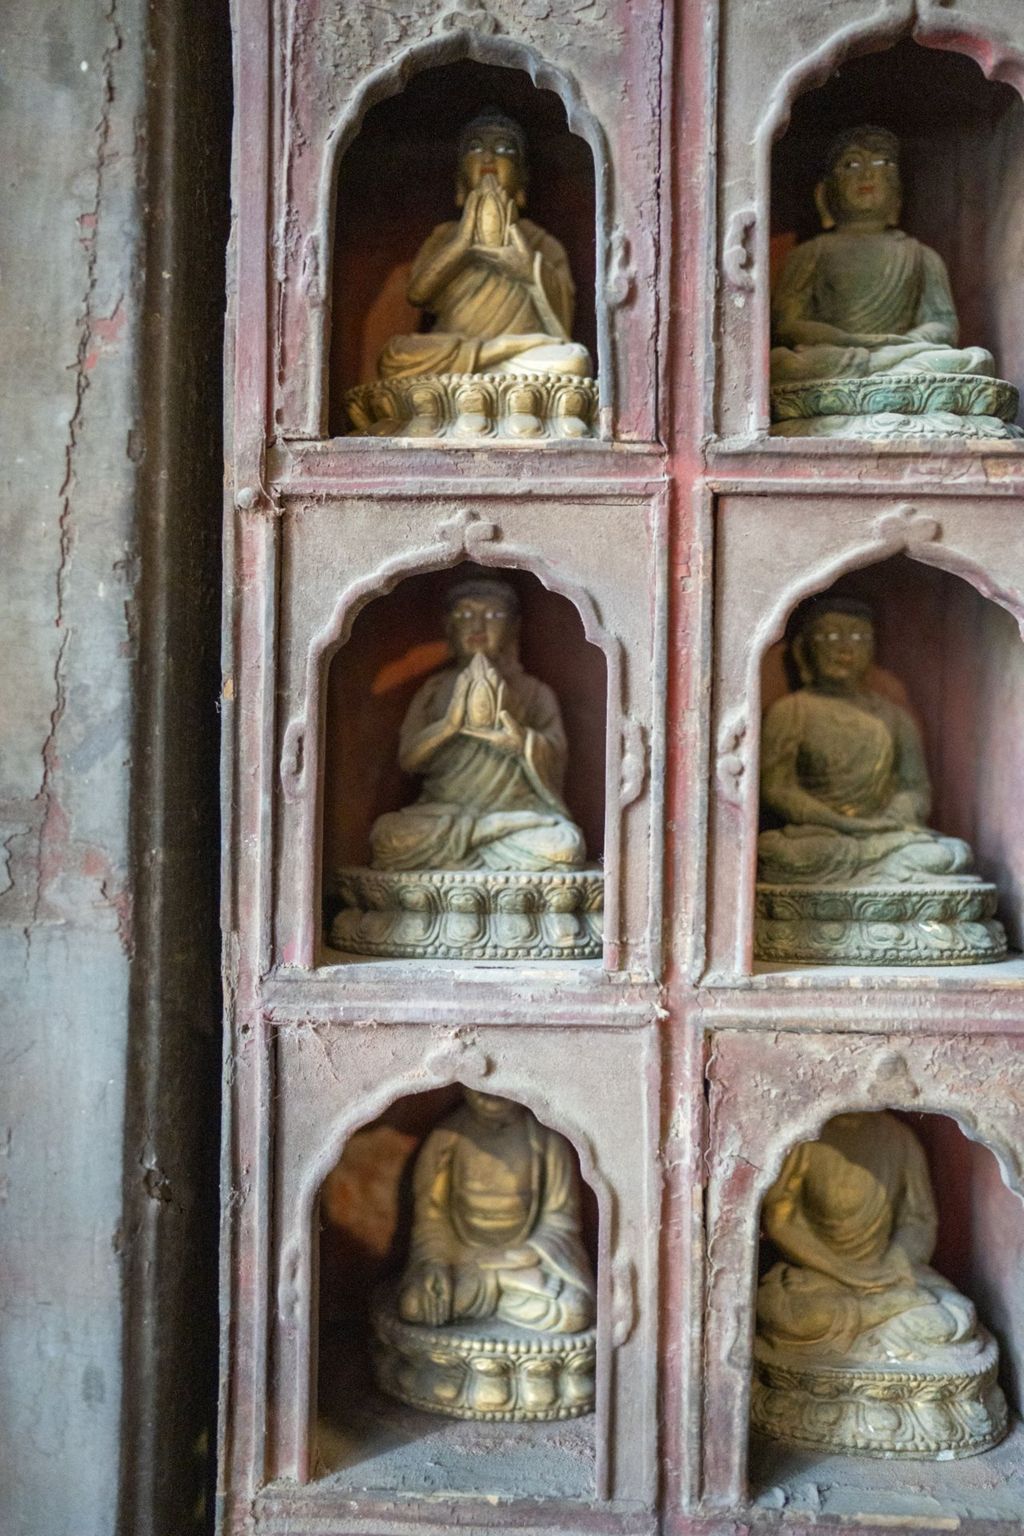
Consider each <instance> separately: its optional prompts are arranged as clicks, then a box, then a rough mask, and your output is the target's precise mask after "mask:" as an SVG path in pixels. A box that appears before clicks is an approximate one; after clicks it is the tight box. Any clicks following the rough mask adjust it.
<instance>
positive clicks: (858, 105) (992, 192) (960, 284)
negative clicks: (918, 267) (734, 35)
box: [770, 37, 1024, 386]
mask: <svg viewBox="0 0 1024 1536" xmlns="http://www.w3.org/2000/svg"><path fill="white" fill-rule="evenodd" d="M963 41H964V43H965V46H966V43H967V41H968V40H966V39H964V40H963ZM859 46H860V48H861V49H862V50H863V51H862V52H860V53H859V54H858V55H857V56H851V57H847V58H844V59H842V60H841V61H840V62H839V63H838V67H836V68H835V69H834V71H833V72H832V73H831V74H829V75H828V77H827V78H826V79H825V80H824V83H820V81H821V73H820V72H814V71H812V72H811V73H810V74H809V75H808V77H807V78H806V79H804V80H803V81H801V82H799V83H797V85H796V87H795V88H796V89H797V90H798V91H801V92H802V94H799V95H798V96H797V97H796V99H795V100H793V101H792V106H791V108H789V109H788V112H787V111H783V112H782V113H781V114H780V115H779V117H778V119H777V121H776V125H775V127H776V132H777V134H778V135H779V136H778V137H776V139H775V142H774V144H773V145H772V148H771V177H770V181H771V186H770V197H771V224H770V230H771V247H770V268H771V280H772V282H774V280H775V278H776V276H777V275H778V272H779V270H780V268H781V266H782V264H783V262H784V261H785V258H786V256H787V255H788V254H789V252H790V251H791V250H792V248H793V246H794V245H795V244H797V243H798V242H800V241H803V240H806V239H808V238H810V237H811V236H813V235H816V234H819V233H820V232H821V226H820V224H819V222H818V217H817V213H816V210H815V206H814V187H815V183H816V182H817V180H818V179H819V177H820V175H821V173H822V163H823V158H824V156H825V153H826V150H827V147H828V144H829V142H830V141H831V140H832V138H833V137H834V136H835V135H836V134H838V133H839V132H841V131H842V130H843V129H846V128H851V127H855V126H856V125H857V124H860V123H871V124H876V125H878V126H881V127H885V128H890V129H892V130H893V131H894V132H895V133H896V134H897V135H898V136H899V138H900V140H901V144H902V172H903V183H904V199H903V216H902V221H901V222H902V226H903V228H904V229H905V230H906V231H907V233H908V234H911V235H913V236H914V237H915V238H916V239H918V240H921V241H923V242H924V244H926V245H929V246H931V247H932V248H933V249H935V250H937V251H938V253H939V254H940V256H941V257H942V258H943V260H944V261H945V263H946V266H947V268H948V270H949V275H950V282H951V284H952V288H953V295H954V299H955V301H956V306H957V311H958V314H959V317H960V337H961V340H962V342H963V343H964V344H968V343H970V344H978V345H981V346H984V347H987V348H988V349H989V350H990V351H991V352H992V353H993V355H994V357H995V359H996V369H997V372H998V374H999V376H1000V377H1001V378H1004V379H1009V380H1010V381H1011V382H1012V383H1014V384H1017V385H1018V386H1024V305H1022V298H1024V279H1022V275H1021V263H1020V249H1021V242H1022V240H1024V196H1022V194H1024V102H1022V100H1021V97H1020V95H1019V93H1018V91H1017V90H1016V89H1015V88H1014V86H1012V85H1009V84H1007V83H1005V80H997V79H992V78H986V75H985V74H984V73H983V70H982V68H981V66H980V64H979V63H977V62H975V59H974V58H972V57H968V56H967V54H966V52H955V51H952V49H951V46H950V42H949V40H948V39H944V40H943V41H942V42H941V43H940V42H938V41H936V43H935V45H934V46H931V47H926V46H922V45H921V43H919V42H915V41H913V40H911V38H909V37H905V38H903V39H901V40H900V41H898V42H896V43H895V44H893V45H892V46H889V47H886V46H885V45H884V42H883V43H878V42H874V43H873V42H872V40H871V39H862V40H861V42H860V45H859ZM873 47H874V48H875V49H879V50H880V51H869V50H871V49H872V48H873ZM975 51H976V54H977V57H978V58H979V59H981V60H984V59H985V57H986V54H985V49H984V48H983V47H982V45H981V44H978V46H977V48H976V50H975ZM825 67H826V68H827V65H826V66H825ZM1008 73H1011V74H1012V77H1013V78H1014V79H1015V80H1017V79H1020V78H1022V77H1021V76H1020V73H1019V71H1017V72H1016V73H1013V72H1010V71H1008Z"/></svg>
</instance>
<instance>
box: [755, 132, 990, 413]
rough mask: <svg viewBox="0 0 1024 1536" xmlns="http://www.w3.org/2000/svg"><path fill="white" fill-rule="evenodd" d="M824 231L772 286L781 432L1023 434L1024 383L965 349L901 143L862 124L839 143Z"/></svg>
mask: <svg viewBox="0 0 1024 1536" xmlns="http://www.w3.org/2000/svg"><path fill="white" fill-rule="evenodd" d="M815 199H816V203H817V208H818V215H819V217H820V219H821V223H822V227H823V230H824V231H825V232H824V233H823V234H820V235H817V236H816V237H815V238H814V239H812V240H807V241H805V242H804V243H803V244H801V245H798V246H797V247H796V249H795V250H794V251H792V252H791V254H790V256H789V258H788V260H787V261H786V264H785V266H784V268H783V270H782V273H781V276H780V278H779V280H778V282H777V284H776V286H775V290H774V292H773V295H772V343H773V345H772V353H771V382H772V407H773V419H774V420H775V422H776V425H775V426H774V428H773V431H774V432H775V433H776V434H781V435H784V436H808V435H811V436H826V437H842V436H870V437H887V436H908V435H930V436H950V435H951V436H976V437H989V436H996V437H1006V436H1019V435H1020V433H1019V431H1018V429H1016V428H1014V427H1011V426H1008V425H1007V423H1010V422H1012V421H1013V418H1014V416H1015V414H1016V410H1017V391H1016V390H1015V389H1014V388H1013V387H1012V386H1011V385H1009V384H1006V383H1004V382H1003V381H1001V380H999V379H997V378H996V377H995V362H994V360H993V357H992V354H991V353H990V352H987V351H986V350H985V349H984V348H983V347H978V346H969V347H961V346H960V345H959V341H958V328H959V327H958V322H957V315H956V309H955V306H954V303H953V295H952V292H951V291H950V286H949V277H948V274H947V272H946V268H945V264H944V263H943V261H942V258H941V257H940V256H939V255H938V253H937V252H936V251H933V250H931V249H930V247H928V246H926V245H923V244H922V243H921V242H920V241H919V240H915V239H914V238H913V237H912V236H911V235H908V234H906V232H905V231H904V230H902V229H900V228H899V219H900V208H901V204H902V187H901V181H900V167H899V141H898V140H897V138H896V136H895V135H894V134H892V133H890V132H889V131H888V130H887V129H884V128H872V127H867V126H862V127H859V128H853V129H851V130H850V131H849V132H847V133H844V134H842V135H840V137H839V138H838V139H836V140H835V141H834V142H833V144H832V146H831V147H830V150H829V153H828V156H827V160H826V171H825V175H824V177H823V178H822V180H821V181H820V182H819V184H818V187H817V189H816V193H815Z"/></svg>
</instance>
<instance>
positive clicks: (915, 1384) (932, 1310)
mask: <svg viewBox="0 0 1024 1536" xmlns="http://www.w3.org/2000/svg"><path fill="white" fill-rule="evenodd" d="M936 1227H937V1219H936V1210H935V1201H934V1197H933V1195H932V1189H931V1183H930V1180H929V1175H928V1168H927V1165H926V1163H925V1158H924V1153H923V1151H922V1149H921V1146H920V1143H919V1142H918V1141H917V1138H916V1137H915V1136H914V1134H913V1133H912V1132H911V1131H910V1130H909V1129H908V1127H907V1126H906V1125H904V1124H903V1123H902V1122H901V1121H900V1120H898V1119H896V1117H895V1116H894V1115H891V1114H889V1113H887V1112H881V1113H878V1112H876V1113H850V1114H841V1115H836V1116H835V1117H834V1118H833V1119H832V1120H830V1121H829V1122H828V1123H827V1125H826V1126H825V1127H824V1129H823V1131H822V1133H821V1135H820V1137H819V1138H818V1140H817V1141H809V1142H803V1143H801V1144H800V1145H798V1146H797V1147H795V1148H794V1149H793V1150H792V1151H791V1152H790V1153H789V1155H788V1157H787V1158H786V1161H785V1163H784V1164H783V1168H782V1172H781V1173H780V1175H779V1177H778V1179H777V1180H776V1182H775V1184H774V1185H773V1186H772V1188H771V1189H770V1190H769V1192H768V1194H767V1195H766V1196H765V1200H764V1206H763V1210H762V1228H763V1231H764V1234H765V1236H766V1237H767V1238H769V1239H770V1241H771V1242H772V1243H773V1244H774V1246H775V1249H776V1250H777V1252H778V1253H779V1255H780V1261H779V1262H778V1263H776V1264H774V1265H773V1266H772V1267H771V1268H770V1269H769V1270H768V1272H767V1273H766V1274H765V1275H764V1277H763V1279H762V1280H761V1282H760V1285H759V1287H758V1292H757V1344H756V1346H755V1360H756V1362H757V1366H756V1376H755V1394H754V1419H755V1423H756V1425H757V1427H758V1428H759V1429H762V1430H764V1431H766V1432H767V1433H769V1434H777V1435H778V1436H779V1437H780V1438H783V1439H795V1440H798V1441H799V1440H803V1441H804V1442H805V1443H812V1444H813V1443H817V1444H819V1445H821V1446H823V1447H825V1448H829V1449H847V1450H857V1451H860V1452H862V1453H864V1452H866V1453H870V1452H872V1451H875V1452H876V1453H878V1454H883V1453H887V1454H893V1453H899V1452H901V1451H902V1452H904V1453H906V1454H915V1453H916V1454H918V1455H940V1454H942V1453H943V1452H947V1453H948V1452H949V1451H950V1450H960V1451H964V1450H966V1449H968V1448H969V1449H971V1450H982V1449H985V1448H986V1447H987V1446H988V1445H992V1444H994V1443H995V1442H996V1441H997V1440H998V1439H1000V1438H1001V1436H1002V1433H1003V1431H1004V1429H1005V1422H1006V1409H1005V1404H1004V1403H1003V1400H1002V1396H1001V1394H1000V1392H999V1389H998V1387H997V1386H996V1385H995V1373H996V1350H995V1346H994V1344H993V1343H992V1340H991V1339H990V1338H989V1337H988V1336H987V1335H986V1334H985V1332H984V1330H982V1329H980V1328H979V1326H978V1320H977V1317H976V1315H975V1311H974V1307H973V1305H972V1304H971V1302H970V1301H968V1300H967V1298H966V1297H964V1296H962V1295H961V1294H960V1293H959V1292H958V1291H957V1290H956V1289H955V1288H954V1287H953V1286H952V1285H950V1283H949V1281H948V1280H945V1279H944V1278H943V1277H942V1276H941V1275H939V1274H937V1273H936V1271H935V1270H933V1269H931V1268H930V1267H929V1265H928V1260H929V1259H930V1258H931V1256H932V1252H933V1250H934V1247H935V1238H936ZM982 1357H984V1358H982ZM816 1370H820V1376H819V1377H816V1375H815V1372H816ZM879 1373H881V1374H882V1375H884V1376H885V1377H886V1380H887V1383H888V1385H887V1387H886V1388H885V1389H884V1390H880V1387H879V1379H878V1378H879ZM943 1376H946V1377H948V1378H949V1387H948V1389H946V1388H944V1387H943V1380H942V1379H943ZM947 1400H948V1404H949V1406H948V1407H947V1406H946V1402H947ZM937 1403H942V1404H943V1406H942V1407H941V1408H938V1407H936V1406H935V1404H937ZM968 1442H970V1443H969V1444H968Z"/></svg>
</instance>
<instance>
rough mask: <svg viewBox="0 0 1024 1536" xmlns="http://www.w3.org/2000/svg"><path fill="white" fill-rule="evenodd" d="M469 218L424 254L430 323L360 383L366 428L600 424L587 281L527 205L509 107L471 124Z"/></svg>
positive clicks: (511, 429)
mask: <svg viewBox="0 0 1024 1536" xmlns="http://www.w3.org/2000/svg"><path fill="white" fill-rule="evenodd" d="M458 166H459V169H458V177H457V182H456V199H455V200H456V204H457V206H458V208H459V209H460V214H459V217H458V218H457V219H452V220H449V221H447V222H445V223H443V224H439V225H438V226H437V228H436V229H435V230H434V231H433V233H432V234H431V235H430V236H429V237H428V238H427V240H426V241H425V242H424V244H423V246H422V247H421V249H420V251H419V253H418V255H417V256H416V259H415V261H414V263H413V267H412V273H411V276H410V278H409V285H408V290H407V296H408V299H409V302H410V304H412V305H413V306H415V307H416V308H417V309H420V310H422V311H423V312H424V314H425V315H428V316H430V317H431V321H432V323H431V325H430V329H428V330H425V331H421V332H416V333H414V334H410V335H404V336H393V337H392V338H391V340H390V341H389V342H388V344H387V345H386V347H385V348H384V350H383V351H382V353H381V355H380V358H379V359H378V364H377V370H378V373H379V375H380V380H381V382H380V384H378V385H363V386H360V388H358V389H356V390H353V391H351V392H350V395H349V401H348V404H349V411H350V414H351V415H352V418H353V422H354V424H355V427H356V430H357V431H358V432H368V433H372V434H374V435H379V436H401V437H436V436H444V435H450V436H456V437H471V438H472V437H484V436H488V435H494V434H495V433H498V434H499V435H501V436H503V437H508V438H514V439H520V440H524V439H530V438H537V437H543V436H560V437H585V436H587V435H589V433H590V430H591V423H592V419H593V412H594V408H595V405H596V393H595V388H594V384H593V380H592V379H591V377H590V372H591V363H590V355H589V353H588V351H587V349H586V347H584V346H582V345H581V344H580V343H579V342H576V341H573V340H572V337H571V331H572V321H573V310H574V305H575V288H574V285H573V279H572V273H571V271H570V269H569V261H568V257H567V256H566V253H565V250H564V248H563V247H562V245H561V244H560V243H559V242H558V241H557V240H556V239H555V238H554V236H553V235H550V234H548V233H547V231H546V230H543V229H541V227H540V225H538V224H535V223H533V222H532V220H530V219H528V218H526V217H524V216H523V214H522V209H523V208H524V207H525V205H526V193H527V184H528V172H527V160H526V137H525V135H524V133H523V130H522V129H521V127H520V126H519V124H518V123H516V122H515V121H513V119H512V118H510V117H507V116H505V114H504V113H501V112H497V111H487V112H483V113H481V114H480V115H479V116H477V117H475V118H473V120H472V121H471V122H469V123H468V124H467V125H466V127H465V128H464V129H463V132H462V135H461V138H460V140H459V148H458Z"/></svg>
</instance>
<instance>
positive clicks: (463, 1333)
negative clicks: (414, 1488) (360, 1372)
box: [374, 1088, 595, 1419]
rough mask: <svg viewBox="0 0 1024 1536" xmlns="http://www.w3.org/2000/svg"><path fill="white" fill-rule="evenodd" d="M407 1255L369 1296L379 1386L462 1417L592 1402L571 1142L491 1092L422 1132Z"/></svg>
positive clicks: (576, 1408) (547, 1411) (541, 1414)
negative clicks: (392, 1277)
mask: <svg viewBox="0 0 1024 1536" xmlns="http://www.w3.org/2000/svg"><path fill="white" fill-rule="evenodd" d="M413 1202H414V1211H413V1228H412V1240H411V1244H410V1251H409V1259H408V1263H407V1264H406V1267H405V1270H404V1272H403V1274H402V1276H401V1279H400V1280H399V1282H398V1285H397V1287H395V1286H393V1285H392V1286H390V1287H388V1288H386V1290H385V1291H384V1292H383V1293H382V1295H381V1296H380V1297H379V1298H378V1300H377V1302H376V1304H375V1307H374V1333H375V1340H376V1342H375V1350H374V1358H375V1363H376V1368H377V1374H378V1378H379V1379H380V1381H381V1384H382V1385H383V1386H384V1387H385V1389H386V1390H387V1391H389V1392H392V1393H393V1394H394V1395H396V1396H398V1397H400V1398H403V1399H404V1400H405V1401H407V1402H411V1403H413V1404H414V1405H415V1406H417V1407H422V1408H428V1409H431V1410H433V1411H436V1412H440V1413H448V1414H451V1415H453V1416H456V1417H462V1418H508V1419H513V1418H514V1419H528V1418H568V1417H574V1416H577V1415H579V1414H581V1413H588V1412H590V1410H591V1408H592V1407H593V1371H594V1333H593V1325H594V1321H595V1287H594V1276H593V1270H592V1268H591V1265H590V1261H589V1259H588V1257H587V1254H586V1250H585V1249H584V1247H583V1242H582V1238H581V1235H580V1210H579V1190H578V1177H577V1174H576V1169H575V1165H574V1160H573V1156H572V1152H571V1150H570V1147H569V1144H568V1142H567V1141H566V1140H565V1138H564V1137H563V1136H560V1135H559V1134H558V1132H556V1131H552V1130H548V1129H547V1128H546V1127H544V1126H542V1125H541V1124H540V1123H539V1121H538V1120H537V1119H536V1118H535V1117H534V1115H533V1114H531V1112H530V1111H529V1110H528V1109H526V1108H525V1107H524V1106H523V1105H521V1104H516V1103H514V1102H513V1101H512V1100H511V1099H505V1098H499V1097H498V1096H497V1095H496V1094H492V1093H482V1092H479V1091H478V1090H474V1089H468V1088H467V1089H466V1090H465V1101H464V1103H463V1104H462V1105H461V1106H460V1107H459V1108H458V1109H456V1110H455V1112H454V1113H453V1114H451V1115H449V1116H448V1118H447V1119H446V1120H444V1121H442V1123H441V1124H440V1125H439V1126H437V1127H436V1128H435V1129H434V1130H433V1131H432V1132H431V1134H430V1135H429V1136H428V1138H427V1140H426V1142H425V1143H424V1145H423V1148H422V1150H421V1152H420V1154H419V1157H418V1158H417V1161H416V1167H415V1173H414V1179H413Z"/></svg>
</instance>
